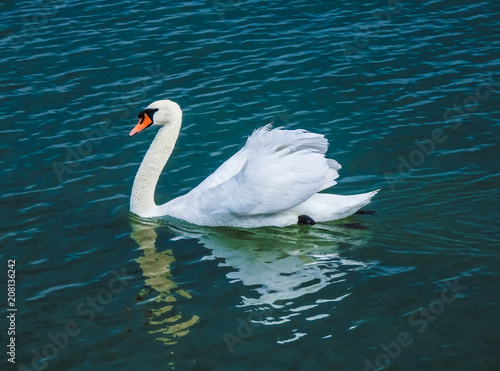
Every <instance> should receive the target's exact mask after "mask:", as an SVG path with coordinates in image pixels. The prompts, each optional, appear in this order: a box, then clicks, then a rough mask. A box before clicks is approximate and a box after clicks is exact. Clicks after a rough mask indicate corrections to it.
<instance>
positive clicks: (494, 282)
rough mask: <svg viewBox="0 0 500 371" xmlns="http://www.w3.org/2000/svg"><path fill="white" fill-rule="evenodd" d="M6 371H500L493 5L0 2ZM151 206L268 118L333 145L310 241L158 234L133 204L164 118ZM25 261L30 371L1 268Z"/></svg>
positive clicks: (297, 236)
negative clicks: (364, 199) (362, 205)
mask: <svg viewBox="0 0 500 371" xmlns="http://www.w3.org/2000/svg"><path fill="white" fill-rule="evenodd" d="M0 9H1V10H2V11H1V13H0V14H1V15H0V17H1V22H0V30H1V48H0V60H1V63H2V74H1V75H0V80H1V86H2V93H1V95H0V101H1V104H0V113H1V117H2V126H1V128H0V134H1V135H0V137H1V157H0V159H1V163H2V170H1V182H0V184H1V187H2V189H1V192H0V195H1V196H0V197H1V200H2V211H3V212H2V213H1V220H2V222H1V228H2V229H1V243H0V254H1V260H0V261H1V262H2V267H0V272H1V276H2V277H3V278H2V279H1V280H0V282H1V292H2V294H1V297H2V299H1V300H0V301H1V302H2V303H3V304H2V313H3V314H2V318H3V320H2V321H0V324H1V326H2V327H1V328H0V332H1V333H2V337H1V338H2V339H3V342H4V343H5V344H2V346H3V347H4V352H2V356H1V357H0V363H1V366H0V367H1V369H2V370H4V369H5V370H52V369H53V370H89V369H96V370H172V369H175V370H256V369H257V370H375V369H385V368H387V369H393V370H471V369H479V370H497V369H498V365H499V363H500V356H499V354H498V349H499V347H500V335H499V333H498V328H499V326H500V320H499V315H498V314H499V304H500V291H499V289H498V288H499V284H500V277H499V272H500V253H499V243H498V240H499V224H498V220H499V219H500V211H499V210H500V202H499V191H498V189H499V186H500V172H499V171H500V166H499V165H500V156H499V155H500V151H499V150H498V141H499V138H500V130H499V120H500V71H499V65H500V54H499V52H498V50H499V48H500V42H499V41H500V40H499V37H498V35H499V31H500V30H499V28H500V27H499V24H500V3H499V2H498V1H493V0H491V1H479V2H474V1H471V0H469V1H459V2H447V1H439V0H436V1H426V2H416V1H401V2H398V1H389V2H387V1H380V2H378V1H375V0H371V1H365V2H356V1H344V2H332V1H330V2H327V1H319V2H314V3H311V2H305V1H299V0H293V1H289V2H279V1H258V0H255V1H237V0H216V1H206V2H202V1H186V2H180V3H177V5H171V4H169V3H166V2H155V1H149V2H142V1H116V2H112V3H110V2H106V1H102V0H97V1H93V2H81V1H57V0H53V1H51V0H47V1H45V0H44V1H15V2H13V1H7V2H3V3H2V4H1V5H0ZM165 98H168V99H172V100H174V101H176V102H178V103H179V104H180V105H181V107H182V108H183V110H184V124H183V128H182V131H181V135H180V138H179V141H178V143H177V147H176V149H175V151H174V153H173V156H172V158H171V160H170V161H169V163H168V164H167V166H166V168H165V170H164V173H163V175H162V177H161V178H160V182H159V185H158V188H157V201H158V202H159V203H160V202H165V201H166V200H168V199H170V198H172V197H176V196H179V195H182V194H183V193H185V192H187V191H188V190H189V189H191V188H192V187H194V186H196V185H197V184H199V183H200V182H201V181H202V180H203V179H204V178H205V177H206V176H207V175H209V174H210V173H211V172H212V171H214V170H215V169H216V168H217V166H218V165H220V164H221V163H222V162H223V161H224V160H225V159H227V158H229V157H230V156H231V155H232V154H233V153H235V152H236V151H237V150H238V149H239V148H240V147H241V146H242V145H243V144H244V142H245V138H246V137H247V136H248V135H249V134H250V133H251V132H252V131H253V130H254V129H255V128H257V127H260V126H263V125H265V124H267V123H268V122H274V123H275V125H276V126H285V127H287V128H291V129H296V128H303V129H307V130H310V131H313V132H317V133H321V134H324V135H325V136H326V137H327V138H328V139H329V141H330V148H329V151H328V155H329V157H332V158H335V159H336V160H337V161H338V162H340V163H341V164H342V166H343V168H342V170H341V173H340V174H341V176H340V178H339V179H338V181H339V182H338V185H336V186H335V187H334V188H332V189H330V190H328V192H335V193H339V194H353V193H360V192H366V191H370V190H373V189H377V188H381V192H380V193H379V194H378V195H377V196H376V198H375V199H374V201H373V202H372V204H371V205H370V207H369V208H371V209H375V210H377V214H375V215H373V216H370V215H356V216H353V217H350V218H348V219H346V220H342V221H336V222H331V223H325V224H318V225H315V226H313V227H298V226H295V227H289V228H283V229H279V228H278V229H276V228H263V229H256V230H239V229H228V228H198V227H195V226H191V225H185V224H183V223H179V222H177V221H173V220H166V221H164V223H162V224H161V225H160V224H153V223H147V222H145V221H141V220H137V219H135V218H133V217H132V216H131V215H129V212H128V198H129V194H130V190H131V186H132V182H133V179H134V176H135V172H136V171H137V168H138V166H139V163H140V161H141V160H142V157H143V155H144V153H145V151H146V150H147V148H148V144H149V142H150V141H151V140H152V139H153V136H154V135H155V131H154V130H153V129H149V130H147V131H145V132H144V133H141V134H140V135H137V136H134V137H133V138H129V137H128V133H129V131H130V130H131V128H132V127H133V126H134V125H135V124H136V122H137V114H138V112H140V111H141V110H142V109H143V108H145V107H146V106H147V105H148V104H149V103H150V102H152V101H154V100H157V99H165ZM9 259H15V263H16V265H15V274H16V277H15V294H16V296H15V299H16V301H15V308H16V309H17V312H16V321H15V362H16V363H15V364H12V363H10V362H9V361H8V358H10V357H11V356H9V355H7V354H6V352H5V348H8V346H6V345H8V342H9V341H10V339H8V338H9V336H8V335H7V333H8V329H9V326H10V323H11V322H10V321H8V319H7V318H6V316H7V313H10V312H7V303H8V300H7V298H8V291H7V290H8V277H7V275H8V266H7V265H8V260H9Z"/></svg>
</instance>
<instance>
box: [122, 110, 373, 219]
mask: <svg viewBox="0 0 500 371" xmlns="http://www.w3.org/2000/svg"><path fill="white" fill-rule="evenodd" d="M181 122H182V111H181V108H180V107H179V105H178V104H177V103H175V102H173V101H171V100H159V101H156V102H153V103H151V104H150V105H149V106H148V107H147V108H146V109H144V110H143V111H141V112H140V113H139V122H138V124H137V125H136V126H135V127H134V128H133V129H132V131H131V132H130V134H129V136H133V135H135V134H137V133H139V132H140V131H142V130H144V129H146V128H147V127H149V126H152V125H155V126H159V130H158V133H157V134H156V136H155V138H154V140H153V142H152V143H151V146H150V147H149V150H148V151H147V153H146V155H145V156H144V159H143V160H142V163H141V165H140V167H139V170H138V171H137V175H136V176H135V179H134V183H133V186H132V192H131V196H130V211H131V212H132V213H133V214H136V215H138V216H140V217H142V218H155V217H165V216H170V217H174V218H176V219H181V220H184V221H187V222H189V223H192V224H196V225H200V226H228V227H241V228H256V227H264V226H275V227H284V226H288V225H292V224H311V225H312V224H315V223H316V222H326V221H331V220H336V219H342V218H345V217H347V216H349V215H352V214H354V213H355V212H356V211H357V210H359V209H360V208H362V207H363V206H365V205H367V204H368V203H369V202H370V200H371V198H372V197H373V196H374V195H375V194H376V193H377V192H378V191H379V190H375V191H372V192H368V193H362V194H357V195H350V196H341V195H334V194H326V193H319V192H320V191H322V190H324V189H327V188H329V187H331V186H333V185H335V184H336V182H335V179H336V178H337V177H338V170H339V169H340V168H341V166H340V164H339V163H338V162H337V161H335V160H333V159H328V158H326V157H325V153H326V150H327V148H328V141H327V140H326V138H325V137H324V136H323V135H320V134H315V133H311V132H308V131H305V130H285V129H282V128H275V129H272V128H271V126H270V125H267V126H264V127H262V128H260V129H256V130H255V131H254V132H253V133H252V135H251V136H250V137H249V138H248V139H247V141H246V144H245V146H244V147H243V148H242V149H240V150H239V151H238V152H237V153H236V154H235V155H233V156H232V157H231V158H230V159H229V160H227V161H226V162H224V163H223V164H222V165H221V166H220V167H219V168H218V169H217V170H215V172H214V173H213V174H212V175H210V176H209V177H208V178H206V179H205V180H204V181H203V182H202V183H200V184H199V185H198V186H197V187H196V188H194V189H193V190H191V191H190V192H188V193H187V194H185V195H183V196H180V197H178V198H175V199H173V200H171V201H169V202H167V203H165V204H163V205H156V203H155V200H154V193H155V188H156V184H157V182H158V178H159V177H160V174H161V171H162V170H163V168H164V166H165V164H166V163H167V161H168V159H169V157H170V155H171V154H172V150H173V149H174V145H175V143H176V141H177V138H178V136H179V131H180V128H181Z"/></svg>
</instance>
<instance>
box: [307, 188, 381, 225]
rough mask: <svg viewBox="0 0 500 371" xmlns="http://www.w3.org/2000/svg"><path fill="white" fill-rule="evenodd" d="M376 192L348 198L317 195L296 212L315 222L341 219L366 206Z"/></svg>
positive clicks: (323, 194) (324, 194)
mask: <svg viewBox="0 0 500 371" xmlns="http://www.w3.org/2000/svg"><path fill="white" fill-rule="evenodd" d="M378 191H379V189H377V190H375V191H372V192H367V193H361V194H357V195H349V196H341V195H334V194H326V193H317V194H315V195H314V196H312V197H311V198H309V199H308V200H307V201H305V202H303V203H302V204H301V205H299V206H297V212H298V213H299V215H308V216H310V217H311V218H312V219H314V220H315V221H316V222H327V221H331V220H337V219H343V218H346V217H348V216H350V215H352V214H354V213H355V212H356V211H358V210H359V209H361V208H362V207H364V206H366V205H368V204H369V203H370V201H371V199H372V198H373V196H375V195H376V194H377V192H378Z"/></svg>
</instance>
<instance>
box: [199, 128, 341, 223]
mask: <svg viewBox="0 0 500 371" xmlns="http://www.w3.org/2000/svg"><path fill="white" fill-rule="evenodd" d="M327 149H328V141H327V140H326V139H325V138H324V136H323V135H320V134H314V133H310V132H307V131H304V130H282V129H280V128H277V129H273V130H271V129H270V127H269V126H266V127H263V128H261V129H257V130H256V131H255V132H254V133H253V134H252V136H250V137H249V139H248V140H247V143H246V145H245V147H244V148H243V149H242V150H240V151H239V152H238V153H237V154H236V155H235V156H233V157H232V158H231V159H229V160H228V161H227V162H226V163H224V164H223V165H221V167H220V168H219V169H218V170H216V171H215V172H214V174H212V175H211V176H210V177H209V178H207V179H206V180H205V181H204V182H203V183H202V184H200V186H199V187H197V188H195V190H197V192H196V193H197V197H196V200H194V199H193V200H192V201H195V202H196V204H197V208H198V210H200V211H202V212H203V213H204V214H205V215H206V216H208V215H210V214H214V216H215V214H219V213H226V214H227V213H229V214H233V215H237V216H255V215H262V214H274V213H278V212H281V211H284V210H288V209H290V208H292V207H294V206H297V205H299V204H301V203H302V202H304V201H305V200H307V199H309V198H310V197H311V196H313V195H314V194H315V193H317V192H319V191H320V190H322V189H325V188H328V187H330V186H332V185H334V184H336V182H335V179H336V178H337V177H338V173H337V170H338V169H339V168H340V165H339V164H338V163H337V162H336V161H334V160H330V159H326V158H325V156H324V154H325V153H326V150H327Z"/></svg>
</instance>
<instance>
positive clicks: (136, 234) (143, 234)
mask: <svg viewBox="0 0 500 371" xmlns="http://www.w3.org/2000/svg"><path fill="white" fill-rule="evenodd" d="M130 224H131V226H132V233H131V234H130V236H131V237H132V239H133V240H134V241H135V242H137V244H138V245H139V247H140V249H141V250H142V252H143V254H144V255H143V256H140V257H139V258H137V259H136V261H137V263H139V266H140V267H141V269H142V271H143V273H144V276H145V284H146V285H147V287H150V288H151V289H144V290H142V291H141V292H140V293H139V295H138V300H142V299H143V298H144V297H147V295H148V294H149V293H150V292H152V291H155V292H156V293H157V296H156V297H155V299H154V300H155V301H156V302H158V303H164V306H162V307H160V308H159V309H154V310H152V311H151V312H150V313H148V317H149V325H151V326H152V327H154V328H155V330H151V331H150V333H151V334H155V335H156V336H157V338H156V339H157V340H159V341H162V342H164V343H165V344H175V343H176V339H177V338H179V337H181V336H185V335H187V334H188V333H189V328H190V327H191V326H193V325H194V324H195V323H196V322H198V320H199V317H198V316H196V315H194V316H193V317H192V318H190V319H188V320H186V319H184V318H183V317H182V314H179V313H177V311H173V308H174V305H175V303H176V302H178V301H179V300H180V299H190V298H191V295H189V293H188V292H186V291H184V290H183V289H182V288H179V287H178V286H177V284H176V283H175V282H174V280H173V278H172V273H171V271H170V265H171V264H172V263H173V262H174V261H175V258H174V256H173V255H172V251H171V250H166V251H157V250H156V245H155V244H156V237H157V236H158V235H157V234H156V231H155V229H156V228H157V227H158V225H157V224H153V223H148V222H145V221H140V220H134V219H130Z"/></svg>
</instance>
